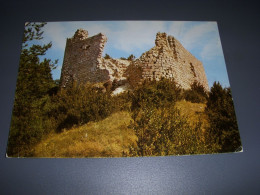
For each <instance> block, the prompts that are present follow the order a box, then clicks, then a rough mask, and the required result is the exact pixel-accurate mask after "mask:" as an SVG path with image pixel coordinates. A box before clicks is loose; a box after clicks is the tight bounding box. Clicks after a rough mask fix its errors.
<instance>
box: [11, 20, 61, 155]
mask: <svg viewBox="0 0 260 195" xmlns="http://www.w3.org/2000/svg"><path fill="white" fill-rule="evenodd" d="M45 24H46V23H26V24H25V30H24V37H23V43H22V51H21V56H20V64H19V71H18V78H17V85H16V93H15V101H14V107H13V115H12V121H11V127H10V135H9V141H8V150H7V154H8V155H9V156H28V155H30V154H31V151H30V147H31V145H33V144H35V143H36V142H37V141H38V140H39V139H41V137H42V136H43V135H44V134H46V130H47V129H48V128H47V127H46V125H47V124H46V123H45V122H44V115H45V113H44V111H45V110H46V109H47V108H46V106H47V105H48V102H49V101H50V96H49V93H50V91H51V89H52V88H54V87H55V82H54V81H53V79H52V75H51V70H52V69H54V68H55V65H56V64H57V61H55V62H51V60H49V59H46V58H45V59H44V60H42V61H41V60H40V56H44V55H45V53H46V51H47V50H48V49H49V48H51V46H52V44H51V43H48V44H44V45H39V44H34V43H36V41H37V40H41V39H43V37H42V34H43V31H42V28H43V27H44V25H45Z"/></svg>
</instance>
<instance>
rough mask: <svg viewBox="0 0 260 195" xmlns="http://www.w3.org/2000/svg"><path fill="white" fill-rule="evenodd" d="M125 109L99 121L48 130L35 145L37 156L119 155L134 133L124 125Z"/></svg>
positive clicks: (133, 136)
mask: <svg viewBox="0 0 260 195" xmlns="http://www.w3.org/2000/svg"><path fill="white" fill-rule="evenodd" d="M130 121H131V117H130V114H129V113H128V112H118V113H115V114H113V115H111V116H110V117H108V118H106V119H104V120H103V121H99V122H91V123H88V124H86V125H83V126H80V127H75V128H72V129H70V130H65V131H64V132H62V133H59V134H56V133H53V134H50V135H49V136H48V138H47V139H45V140H43V141H42V142H41V143H39V144H38V145H37V146H36V147H35V156H36V157H71V158H73V157H77V158H78V157H121V156H122V154H123V152H124V153H128V150H129V149H128V148H129V146H130V144H135V142H136V139H137V137H136V136H135V134H134V132H133V131H132V130H131V129H128V128H127V126H128V125H129V124H130Z"/></svg>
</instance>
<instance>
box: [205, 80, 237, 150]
mask: <svg viewBox="0 0 260 195" xmlns="http://www.w3.org/2000/svg"><path fill="white" fill-rule="evenodd" d="M206 113H207V114H208V117H209V121H210V126H211V127H210V132H211V134H212V135H214V136H215V142H216V143H219V144H220V145H221V147H222V149H221V151H220V152H234V151H236V150H238V149H239V148H240V147H241V141H240V136H239V131H238V125H237V120H236V115H235V109H234V105H233V99H232V96H231V90H230V88H222V86H221V85H220V83H216V82H215V83H214V84H213V86H212V88H211V91H210V93H209V97H208V101H207V107H206Z"/></svg>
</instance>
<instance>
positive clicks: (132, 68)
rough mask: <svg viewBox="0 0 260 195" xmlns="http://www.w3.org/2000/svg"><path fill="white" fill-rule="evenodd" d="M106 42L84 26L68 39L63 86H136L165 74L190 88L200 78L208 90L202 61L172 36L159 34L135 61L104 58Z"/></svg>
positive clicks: (165, 76)
mask: <svg viewBox="0 0 260 195" xmlns="http://www.w3.org/2000/svg"><path fill="white" fill-rule="evenodd" d="M106 41H107V38H106V36H105V35H103V34H101V33H99V34H97V35H95V36H92V37H88V32H87V31H85V30H82V29H79V30H77V31H76V32H75V34H74V36H73V37H72V38H69V39H67V43H66V49H65V54H64V61H63V67H62V73H61V79H60V80H61V87H66V86H69V85H70V84H71V83H72V82H74V81H76V82H80V83H85V82H92V83H98V82H101V83H104V82H107V81H111V82H112V81H114V80H116V81H117V82H119V83H121V84H126V83H128V84H130V85H132V86H135V85H137V84H138V83H141V82H142V81H143V80H145V79H150V80H153V79H155V80H159V79H160V78H161V77H164V78H169V79H171V78H174V80H175V81H176V83H177V84H178V85H179V86H180V87H182V88H184V89H189V88H190V86H191V84H192V83H193V82H194V81H197V82H198V83H200V84H201V85H202V86H203V87H204V88H205V90H207V91H209V86H208V81H207V78H206V74H205V71H204V68H203V65H202V63H201V62H200V61H199V60H198V59H197V58H195V57H194V56H193V55H192V54H191V53H190V52H189V51H187V50H186V49H185V48H184V47H183V46H182V45H181V43H180V42H179V41H178V40H177V39H175V38H174V37H173V36H167V34H166V33H157V35H156V40H155V46H154V47H153V48H151V49H150V50H149V51H147V52H145V53H143V54H142V55H141V57H140V58H139V59H136V60H134V61H130V60H121V59H104V58H102V52H103V49H104V46H105V43H106ZM120 81H121V82H120Z"/></svg>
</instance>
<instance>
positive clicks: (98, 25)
mask: <svg viewBox="0 0 260 195" xmlns="http://www.w3.org/2000/svg"><path fill="white" fill-rule="evenodd" d="M79 28H82V29H85V30H87V31H88V32H89V36H93V35H95V34H98V33H100V32H102V33H103V34H105V35H106V36H107V38H108V41H107V43H106V45H105V49H104V52H103V56H104V55H105V54H106V53H107V54H109V55H110V56H111V57H113V58H120V57H128V56H129V55H130V54H134V55H135V56H136V57H139V56H140V55H141V54H142V53H143V52H145V51H148V50H149V49H151V48H152V47H154V45H155V43H154V41H155V37H156V33H157V32H166V33H167V34H168V35H172V36H174V37H175V38H176V39H178V40H179V41H180V42H181V43H182V45H183V46H184V47H185V48H186V49H187V50H188V51H190V52H191V53H192V54H193V55H194V56H195V57H196V58H198V59H199V60H200V61H201V62H202V63H203V65H204V68H205V72H206V75H207V79H208V82H209V86H210V87H211V86H212V84H213V82H214V81H219V82H220V83H221V84H222V86H223V87H228V86H230V84H229V80H228V76H227V71H226V65H225V60H224V56H223V51H222V46H221V42H220V37H219V31H218V27H217V23H216V22H184V21H89V22H48V23H47V24H46V26H45V27H44V29H43V30H44V34H43V36H44V39H43V40H41V41H42V42H44V43H48V42H50V41H51V42H52V44H53V45H52V48H51V49H49V50H48V52H47V53H46V55H45V57H46V58H50V59H52V60H55V59H58V60H59V63H58V67H57V69H56V70H54V71H53V72H52V74H53V78H54V79H59V78H60V72H61V67H62V62H63V57H64V49H65V45H66V39H67V38H70V37H72V36H73V35H74V33H75V31H76V30H77V29H79Z"/></svg>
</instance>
